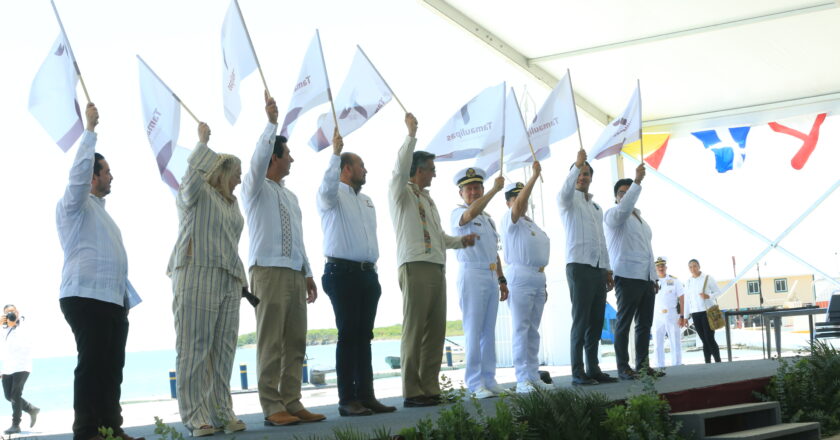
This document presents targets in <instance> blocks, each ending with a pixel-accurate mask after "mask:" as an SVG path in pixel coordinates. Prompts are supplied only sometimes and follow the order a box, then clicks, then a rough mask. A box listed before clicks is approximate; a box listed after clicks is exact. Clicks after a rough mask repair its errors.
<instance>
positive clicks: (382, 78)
mask: <svg viewBox="0 0 840 440" xmlns="http://www.w3.org/2000/svg"><path fill="white" fill-rule="evenodd" d="M356 48H357V49H359V52H361V53H362V56H364V57H365V59H366V60H367V61H368V63H369V64H370V67H373V71H374V72H376V74H377V75H379V78H380V79H381V80H382V82H383V83H385V87H387V88H388V91H389V92H391V96H393V97H394V100H396V101H397V104H399V105H400V107H401V108H402V110H403V113H408V110H406V109H405V106H404V105H403V103H402V101H400V98H398V97H397V94H396V93H394V89H392V88H391V86H390V85H388V81H385V77H384V76H382V74H381V73H379V69H377V68H376V66H374V65H373V62H371V61H370V58H368V56H367V54H366V53H365V51H364V50H363V49H362V47H361V46H359V45H358V44H357V45H356Z"/></svg>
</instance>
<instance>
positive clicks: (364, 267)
mask: <svg viewBox="0 0 840 440" xmlns="http://www.w3.org/2000/svg"><path fill="white" fill-rule="evenodd" d="M327 263H333V264H342V265H345V266H352V267H355V268H358V269H359V270H361V271H362V272H364V271H368V270H376V263H371V262H368V261H362V262H359V261H353V260H345V259H344V258H335V257H327Z"/></svg>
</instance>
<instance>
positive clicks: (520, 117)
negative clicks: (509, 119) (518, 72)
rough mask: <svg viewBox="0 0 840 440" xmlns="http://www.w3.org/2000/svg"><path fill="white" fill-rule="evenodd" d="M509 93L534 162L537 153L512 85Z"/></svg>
mask: <svg viewBox="0 0 840 440" xmlns="http://www.w3.org/2000/svg"><path fill="white" fill-rule="evenodd" d="M510 91H511V93H513V103H514V104H516V111H517V112H518V113H519V120H520V121H521V122H522V128H523V129H524V130H525V139H526V140H527V141H528V148H530V149H531V157H533V158H534V162H536V161H537V153H536V152H535V151H534V145H533V144H531V133H529V132H528V127H527V126H525V118H524V117H522V109H520V108H519V99H517V98H516V91H514V90H513V87H511V89H510ZM542 181H543V176H542V174H540V182H542Z"/></svg>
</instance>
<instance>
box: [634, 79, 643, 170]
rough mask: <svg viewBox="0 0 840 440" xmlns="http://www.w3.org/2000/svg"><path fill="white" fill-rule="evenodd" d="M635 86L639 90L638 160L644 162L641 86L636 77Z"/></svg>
mask: <svg viewBox="0 0 840 440" xmlns="http://www.w3.org/2000/svg"><path fill="white" fill-rule="evenodd" d="M636 88H637V89H638V90H639V150H640V151H639V158H641V160H640V162H641V163H642V164H643V165H644V163H645V138H644V137H643V136H642V86H641V83H640V82H639V79H638V78H636Z"/></svg>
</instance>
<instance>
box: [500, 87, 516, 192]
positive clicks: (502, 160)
mask: <svg viewBox="0 0 840 440" xmlns="http://www.w3.org/2000/svg"><path fill="white" fill-rule="evenodd" d="M503 84H504V86H502V147H501V150H500V151H501V157H500V158H499V175H500V176H502V175H504V174H505V128H506V126H505V122H506V119H507V118H506V117H505V116H506V115H507V110H506V107H507V81H505V82H504V83H503ZM511 90H513V89H511ZM517 105H518V104H517Z"/></svg>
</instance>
